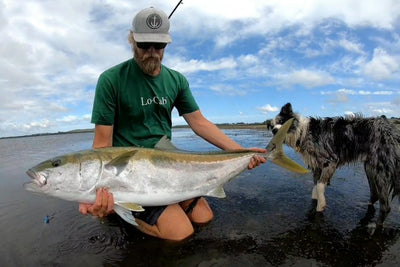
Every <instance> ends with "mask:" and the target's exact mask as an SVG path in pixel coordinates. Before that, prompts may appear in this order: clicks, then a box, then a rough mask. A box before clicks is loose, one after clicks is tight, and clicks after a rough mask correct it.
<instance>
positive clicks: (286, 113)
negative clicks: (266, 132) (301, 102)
mask: <svg viewBox="0 0 400 267" xmlns="http://www.w3.org/2000/svg"><path fill="white" fill-rule="evenodd" d="M291 118H295V120H294V122H293V123H297V122H296V114H295V113H294V112H293V109H292V105H291V104H290V103H287V104H286V105H284V106H283V107H282V108H281V111H280V112H279V114H278V115H276V117H275V118H274V119H273V120H272V121H271V126H272V133H273V134H276V133H277V132H278V130H279V129H280V128H281V126H282V125H283V124H284V123H285V122H286V121H287V120H289V119H291ZM292 128H293V125H292V126H291V127H290V129H289V131H290V130H291V129H292Z"/></svg>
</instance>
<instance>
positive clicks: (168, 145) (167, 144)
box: [154, 135, 179, 150]
mask: <svg viewBox="0 0 400 267" xmlns="http://www.w3.org/2000/svg"><path fill="white" fill-rule="evenodd" d="M154 148H156V149H160V150H179V149H178V148H177V147H176V146H174V144H172V142H171V140H170V139H169V138H168V137H167V136H166V135H164V136H163V137H161V139H160V140H159V141H158V142H157V144H156V145H155V146H154Z"/></svg>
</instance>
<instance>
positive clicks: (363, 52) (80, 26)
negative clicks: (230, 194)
mask: <svg viewBox="0 0 400 267" xmlns="http://www.w3.org/2000/svg"><path fill="white" fill-rule="evenodd" d="M178 2H179V1H178V0H174V1H170V0H168V1H167V0H162V1H161V0H159V1H148V0H147V1H145V0H139V1H138V0H134V1H132V0H129V1H128V0H126V1H125V0H103V1H101V0H85V1H82V0H68V1H61V0H33V1H32V0H23V1H22V0H0V36H1V38H0V95H1V97H0V137H8V136H20V135H29V134H38V133H54V132H60V131H69V130H74V129H88V128H93V127H94V126H93V125H92V124H91V123H90V117H91V110H92V105H93V97H94V91H95V86H96V83H97V79H98V77H99V75H100V74H101V73H102V72H103V71H104V70H106V69H107V68H109V67H112V66H114V65H116V64H118V63H120V62H122V61H125V60H128V59H129V58H132V52H131V49H130V46H129V43H128V41H127V35H128V33H129V30H130V29H131V23H132V19H133V17H134V15H135V14H136V13H137V12H139V11H140V10H141V9H144V8H147V7H150V6H154V7H157V8H160V9H162V10H164V12H165V13H167V14H168V15H169V14H170V13H171V11H172V10H173V9H174V7H175V6H176V4H177V3H178ZM170 23H171V28H170V33H171V37H172V43H171V44H169V45H168V46H167V47H166V49H165V54H164V60H163V64H164V65H166V66H167V67H170V68H172V69H175V70H177V71H179V72H181V73H182V74H184V75H185V76H186V78H187V79H188V81H189V84H190V87H191V90H192V92H193V95H194V96H195V98H196V100H197V102H198V104H199V106H200V109H201V111H202V113H203V114H204V115H205V117H206V118H207V119H209V120H210V121H212V122H214V123H241V122H244V123H254V122H263V121H265V120H267V119H271V118H273V117H274V116H275V115H276V114H277V113H279V110H280V108H281V107H282V106H283V105H284V104H285V103H287V102H290V103H292V106H293V109H294V111H296V112H298V113H301V114H302V115H304V116H314V117H328V116H329V117H332V116H345V115H349V114H354V113H360V114H362V115H363V116H365V117H369V116H380V115H385V116H387V117H400V1H398V0H363V1H360V0H304V1H300V0H297V1H293V0H287V1H285V0H246V1H232V0H218V1H215V0H202V1H198V0H197V1H196V0H184V1H183V4H181V5H180V6H179V7H178V8H177V10H176V11H175V13H174V14H173V15H172V17H171V19H170ZM182 124H185V122H184V120H183V119H182V117H179V115H178V114H177V112H176V111H174V112H173V125H182Z"/></svg>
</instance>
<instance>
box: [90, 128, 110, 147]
mask: <svg viewBox="0 0 400 267" xmlns="http://www.w3.org/2000/svg"><path fill="white" fill-rule="evenodd" d="M112 135H113V126H106V125H96V126H95V128H94V138H93V148H101V147H111V146H112Z"/></svg>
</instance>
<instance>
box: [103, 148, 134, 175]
mask: <svg viewBox="0 0 400 267" xmlns="http://www.w3.org/2000/svg"><path fill="white" fill-rule="evenodd" d="M136 153H137V150H132V151H129V152H126V153H124V154H122V155H120V156H118V157H116V158H114V159H113V160H111V161H110V162H109V163H107V164H106V165H105V166H104V169H105V170H107V171H110V172H112V173H114V174H115V175H117V176H118V175H119V174H120V173H121V172H123V171H124V170H125V168H126V166H127V165H128V163H129V160H130V158H131V157H133V156H134V155H135V154H136Z"/></svg>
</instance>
